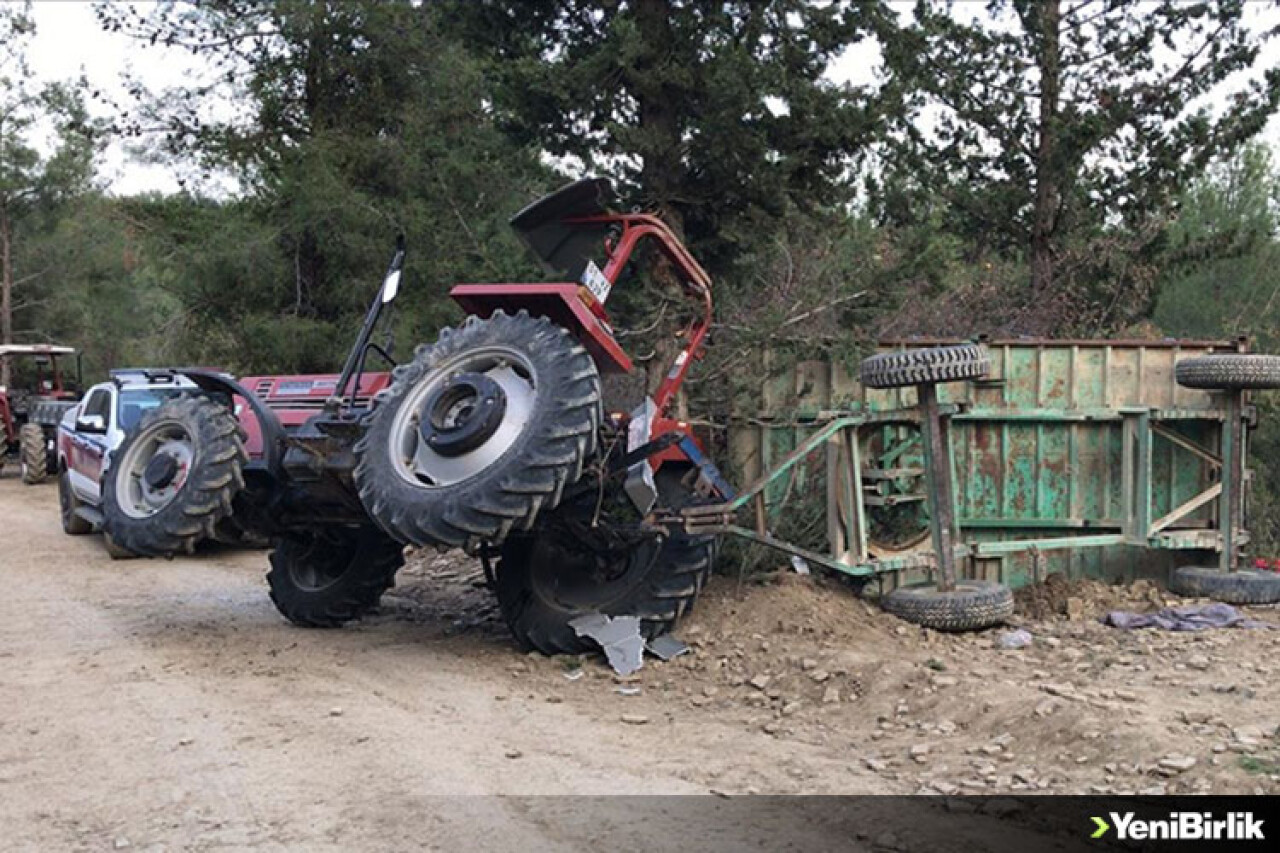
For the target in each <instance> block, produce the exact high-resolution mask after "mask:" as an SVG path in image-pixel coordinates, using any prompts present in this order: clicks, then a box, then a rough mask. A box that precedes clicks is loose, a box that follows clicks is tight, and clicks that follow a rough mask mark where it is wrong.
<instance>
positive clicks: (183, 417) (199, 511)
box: [102, 397, 249, 557]
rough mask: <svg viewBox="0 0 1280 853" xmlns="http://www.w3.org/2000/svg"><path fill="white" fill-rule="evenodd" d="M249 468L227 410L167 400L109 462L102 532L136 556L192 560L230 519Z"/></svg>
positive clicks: (203, 402) (198, 400)
mask: <svg viewBox="0 0 1280 853" xmlns="http://www.w3.org/2000/svg"><path fill="white" fill-rule="evenodd" d="M248 461H249V456H248V454H247V453H246V452H245V449H244V442H243V441H242V439H241V434H240V428H239V425H238V424H237V423H236V420H235V418H234V417H232V415H231V412H229V411H228V410H227V408H226V407H225V406H223V405H221V404H219V403H217V402H214V401H213V400H210V399H207V398H204V397H179V398H178V399H176V400H170V401H169V402H167V403H165V404H163V405H162V406H159V407H157V408H155V409H153V410H152V411H150V412H148V413H147V414H146V415H144V416H143V418H142V420H141V421H140V422H139V423H138V426H137V427H136V428H135V429H134V431H133V432H132V433H131V434H130V435H129V436H128V438H126V439H125V440H124V443H122V444H121V445H120V447H119V448H118V449H117V450H116V451H115V452H114V453H113V454H112V455H111V465H110V467H109V468H108V470H107V475H106V476H105V477H104V478H103V500H102V510H103V515H104V516H106V524H105V527H106V531H107V532H108V533H109V534H110V535H111V537H112V540H113V541H114V543H115V545H118V546H119V547H120V548H122V549H124V550H125V551H130V552H132V553H134V554H137V555H141V556H145V557H170V556H173V555H174V554H179V553H185V554H189V553H191V552H192V551H194V550H195V546H196V543H197V542H199V541H200V540H202V539H205V538H206V537H209V536H212V535H214V532H215V530H216V528H217V525H218V522H219V521H220V520H222V519H223V518H226V517H227V516H229V515H230V514H231V511H232V510H231V501H232V499H233V498H234V497H235V496H236V494H237V493H239V491H240V490H241V489H243V488H244V472H243V468H244V464H245V463H246V462H248Z"/></svg>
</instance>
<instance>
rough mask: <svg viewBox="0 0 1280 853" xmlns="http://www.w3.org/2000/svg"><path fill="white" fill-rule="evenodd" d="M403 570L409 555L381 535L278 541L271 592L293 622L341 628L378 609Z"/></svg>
mask: <svg viewBox="0 0 1280 853" xmlns="http://www.w3.org/2000/svg"><path fill="white" fill-rule="evenodd" d="M402 565H404V549H403V547H402V546H401V545H400V544H399V543H398V542H395V541H394V540H391V539H388V538H387V536H386V535H385V534H383V533H382V531H380V530H374V529H372V528H370V529H365V530H354V531H349V530H340V531H337V532H332V531H325V532H324V533H319V532H317V533H314V534H298V535H294V536H288V537H285V538H283V539H280V540H277V541H276V543H275V547H274V548H272V551H271V571H269V572H268V573H267V586H268V587H269V589H270V592H271V601H272V602H273V603H274V604H275V606H276V609H277V610H279V611H280V613H281V615H283V616H284V617H285V618H286V619H288V620H289V621H290V622H292V623H294V624H295V625H302V626H305V627H308V628H336V627H338V626H339V625H342V624H344V623H346V622H350V621H351V620H353V619H358V618H359V617H361V616H363V615H364V614H365V613H367V612H369V611H370V610H372V609H373V608H374V607H376V606H377V605H378V601H379V600H380V599H381V598H382V594H383V593H384V592H386V591H387V590H388V589H390V588H391V587H392V586H393V585H394V584H395V576H396V572H397V571H398V570H399V569H400V567H401V566H402Z"/></svg>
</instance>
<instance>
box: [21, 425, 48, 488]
mask: <svg viewBox="0 0 1280 853" xmlns="http://www.w3.org/2000/svg"><path fill="white" fill-rule="evenodd" d="M18 459H19V461H20V462H21V463H22V482H24V483H26V484H27V485H29V486H32V485H35V484H36V483H43V482H44V481H45V480H46V479H48V477H49V451H48V450H46V449H45V441H44V430H43V429H42V428H41V427H40V424H23V425H22V429H20V430H18Z"/></svg>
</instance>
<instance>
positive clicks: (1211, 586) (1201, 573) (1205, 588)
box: [1169, 566, 1280, 604]
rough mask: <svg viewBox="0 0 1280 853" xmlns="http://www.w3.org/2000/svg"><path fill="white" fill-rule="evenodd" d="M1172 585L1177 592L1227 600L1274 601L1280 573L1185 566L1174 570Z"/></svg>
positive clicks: (1279, 591) (1279, 589)
mask: <svg viewBox="0 0 1280 853" xmlns="http://www.w3.org/2000/svg"><path fill="white" fill-rule="evenodd" d="M1169 586H1170V588H1171V589H1172V590H1173V591H1174V592H1176V593H1177V594H1178V595H1185V596H1187V597H1188V598H1212V599H1213V600H1214V601H1224V602H1226V603H1227V604H1274V603H1276V602H1277V601H1280V574H1276V573H1275V572H1258V571H1252V570H1241V571H1238V572H1224V571H1222V570H1221V569H1218V568H1210V567H1205V566H1183V567H1182V568H1179V569H1175V570H1174V572H1173V581H1172V582H1171V583H1170V584H1169Z"/></svg>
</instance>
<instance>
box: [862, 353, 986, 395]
mask: <svg viewBox="0 0 1280 853" xmlns="http://www.w3.org/2000/svg"><path fill="white" fill-rule="evenodd" d="M990 372H991V359H990V357H989V356H988V355H987V351H986V349H985V348H984V347H982V346H979V345H978V344H956V345H954V346H945V347H931V348H929V349H909V350H903V351H902V352H885V353H880V354H879V355H873V356H871V357H870V358H868V359H864V360H863V362H862V370H861V374H862V384H863V385H866V386H867V387H869V388H904V387H907V386H910V385H924V384H931V383H935V382H958V381H960V380H963V379H982V378H983V377H985V376H986V375H987V374H988V373H990Z"/></svg>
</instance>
